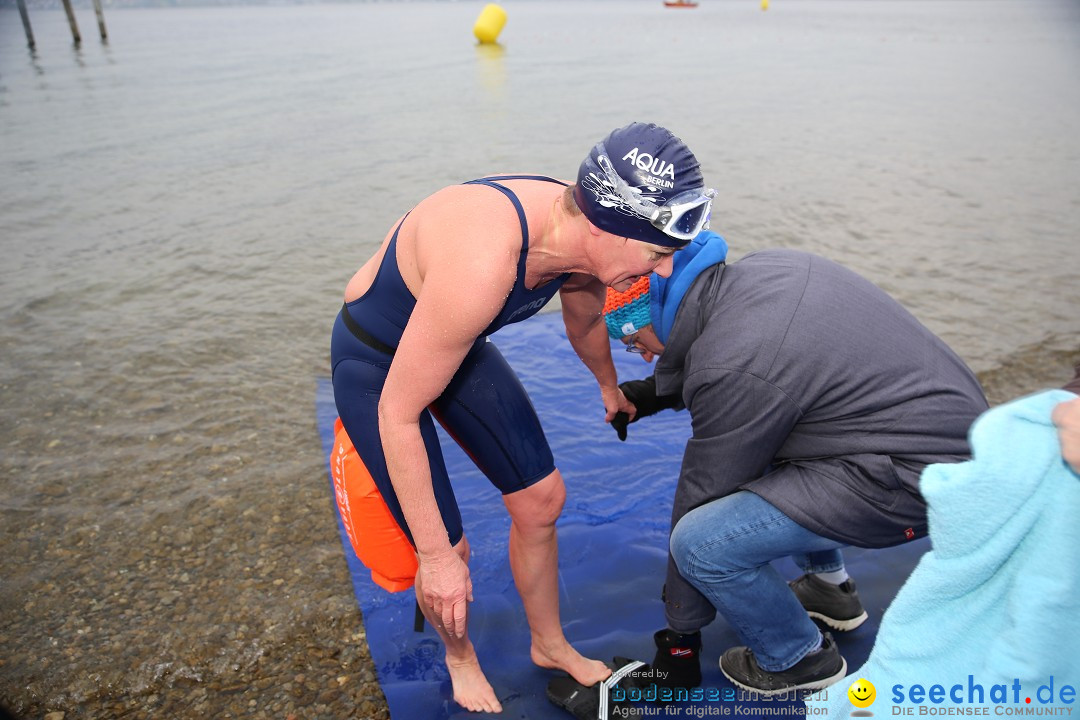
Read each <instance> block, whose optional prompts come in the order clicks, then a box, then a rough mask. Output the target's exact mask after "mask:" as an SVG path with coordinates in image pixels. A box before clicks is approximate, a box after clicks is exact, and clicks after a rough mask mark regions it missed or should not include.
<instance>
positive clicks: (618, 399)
mask: <svg viewBox="0 0 1080 720" xmlns="http://www.w3.org/2000/svg"><path fill="white" fill-rule="evenodd" d="M600 397H601V398H602V399H603V401H604V422H606V423H609V422H611V421H612V420H614V419H615V413H619V412H624V413H626V414H627V415H628V416H629V417H630V419H631V420H633V419H634V416H635V415H637V407H635V406H634V403H632V402H630V401H629V400H627V399H626V395H624V394H623V391H622V388H620V387H618V386H615V387H611V388H605V387H601V388H600Z"/></svg>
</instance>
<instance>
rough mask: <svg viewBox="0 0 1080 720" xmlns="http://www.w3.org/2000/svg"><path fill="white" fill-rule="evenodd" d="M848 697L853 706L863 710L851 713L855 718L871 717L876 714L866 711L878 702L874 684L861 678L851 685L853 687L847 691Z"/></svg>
mask: <svg viewBox="0 0 1080 720" xmlns="http://www.w3.org/2000/svg"><path fill="white" fill-rule="evenodd" d="M847 696H848V700H850V701H851V704H852V705H854V706H855V707H857V708H861V709H859V710H856V711H855V712H853V713H851V714H852V715H853V716H855V717H869V716H871V715H873V714H874V713H872V712H870V711H869V710H867V709H866V708H868V707H870V706H871V705H873V704H874V701H875V700H877V688H875V687H874V683H872V682H870V681H869V680H866V679H864V678H859V679H858V680H856V681H855V682H853V683H851V687H849V688H848V691H847Z"/></svg>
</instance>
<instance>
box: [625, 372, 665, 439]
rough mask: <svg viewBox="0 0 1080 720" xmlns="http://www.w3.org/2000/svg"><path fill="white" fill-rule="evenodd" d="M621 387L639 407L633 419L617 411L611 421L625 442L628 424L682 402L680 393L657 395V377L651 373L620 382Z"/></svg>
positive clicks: (628, 398) (628, 397) (627, 396)
mask: <svg viewBox="0 0 1080 720" xmlns="http://www.w3.org/2000/svg"><path fill="white" fill-rule="evenodd" d="M619 389H620V390H622V393H623V395H625V396H626V399H627V400H629V401H630V402H632V403H634V405H635V406H636V407H637V414H636V415H634V419H633V420H631V419H630V416H629V415H628V414H626V413H624V412H617V413H615V417H614V418H613V419H612V421H611V427H613V428H615V432H616V433H617V434H618V435H619V439H620V440H622V441H624V442H625V441H626V426H627V425H629V424H630V423H632V422H637V421H638V420H640V419H641V418H643V417H648V416H649V415H655V414H656V413H658V412H660V411H661V410H666V409H668V408H675V407H679V405H680V404H681V403H682V399H681V398H680V397H679V396H678V395H657V394H656V378H654V377H653V376H651V375H650V376H649V377H647V378H645V379H644V380H627V381H626V382H624V383H619Z"/></svg>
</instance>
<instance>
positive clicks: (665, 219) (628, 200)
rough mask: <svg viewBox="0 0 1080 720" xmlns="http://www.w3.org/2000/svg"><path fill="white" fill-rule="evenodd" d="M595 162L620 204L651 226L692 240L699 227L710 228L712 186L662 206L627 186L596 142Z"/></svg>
mask: <svg viewBox="0 0 1080 720" xmlns="http://www.w3.org/2000/svg"><path fill="white" fill-rule="evenodd" d="M596 163H597V165H599V166H600V168H601V169H602V170H603V171H604V175H605V176H606V178H607V181H608V183H609V184H610V186H611V188H612V189H613V190H614V191H615V192H616V193H617V194H618V196H619V199H620V200H622V201H623V202H622V204H623V205H624V206H625V207H627V208H628V209H629V210H630V211H632V212H633V213H634V214H635V215H638V216H639V217H642V218H645V219H646V220H648V221H649V224H650V225H652V226H653V227H654V228H656V229H657V230H659V231H660V232H662V233H664V234H665V235H667V236H669V237H673V238H677V239H679V240H693V239H694V238H695V237H697V234H698V233H699V232H701V231H702V230H708V229H709V215H710V214H711V213H712V201H713V198H715V197H716V191H715V190H713V189H712V188H702V189H698V190H686V191H684V192H681V193H679V194H678V195H676V196H675V197H673V198H671V199H670V200H668V201H667V202H666V203H665V204H664V205H657V204H656V203H654V202H652V201H650V200H647V199H646V198H644V197H643V196H642V195H641V191H640V190H636V189H634V188H632V187H630V185H629V183H627V182H626V181H625V180H623V178H622V176H621V175H619V173H617V172H615V168H614V167H612V165H611V160H610V159H609V158H608V155H607V149H606V148H604V144H603V143H597V145H596Z"/></svg>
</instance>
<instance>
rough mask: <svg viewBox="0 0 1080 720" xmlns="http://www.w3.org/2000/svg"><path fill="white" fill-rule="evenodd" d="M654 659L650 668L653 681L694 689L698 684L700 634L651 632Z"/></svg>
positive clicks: (667, 631)
mask: <svg viewBox="0 0 1080 720" xmlns="http://www.w3.org/2000/svg"><path fill="white" fill-rule="evenodd" d="M653 640H655V641H656V658H655V659H653V663H652V669H653V671H654V672H655V673H656V684H657V685H660V686H661V687H669V688H694V687H697V686H698V685H700V684H701V659H700V655H701V633H699V632H696V633H690V634H687V635H683V634H681V633H677V632H675V631H674V630H661V631H659V632H658V633H656V634H655V635H653Z"/></svg>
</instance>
